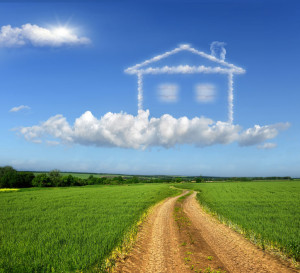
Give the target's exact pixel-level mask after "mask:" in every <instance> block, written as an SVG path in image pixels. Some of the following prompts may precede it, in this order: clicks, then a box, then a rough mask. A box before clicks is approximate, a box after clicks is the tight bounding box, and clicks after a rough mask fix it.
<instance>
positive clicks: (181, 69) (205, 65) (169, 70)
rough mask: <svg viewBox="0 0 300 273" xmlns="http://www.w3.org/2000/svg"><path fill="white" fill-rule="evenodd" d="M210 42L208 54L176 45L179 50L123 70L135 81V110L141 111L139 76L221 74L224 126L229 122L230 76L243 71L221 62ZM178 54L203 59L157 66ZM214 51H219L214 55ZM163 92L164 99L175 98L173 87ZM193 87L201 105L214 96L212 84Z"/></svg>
mask: <svg viewBox="0 0 300 273" xmlns="http://www.w3.org/2000/svg"><path fill="white" fill-rule="evenodd" d="M214 43H217V44H216V45H217V46H218V45H220V44H221V46H222V43H219V42H214ZM214 43H212V46H211V51H212V52H211V54H207V53H204V52H202V51H199V50H196V49H195V48H193V47H191V46H190V45H188V44H183V45H180V46H179V47H177V48H175V49H173V50H171V51H167V52H165V53H163V54H161V55H157V56H155V57H153V58H151V59H149V60H146V61H144V62H142V63H139V64H136V65H134V66H132V67H129V68H127V69H126V70H125V72H126V73H128V74H134V75H137V81H138V110H143V77H144V75H161V74H223V75H227V81H228V84H227V86H228V88H227V93H228V94H227V95H228V106H227V109H228V123H233V75H236V74H243V73H245V70H244V69H243V68H241V67H238V66H235V65H233V64H230V63H228V62H226V61H225V53H226V51H225V49H224V48H222V47H221V49H219V50H218V49H217V50H216V48H215V46H213V45H214ZM179 52H190V53H192V54H194V55H195V57H196V56H200V58H201V59H202V60H203V62H201V63H200V64H198V65H194V64H193V65H190V64H177V65H173V64H170V65H161V63H160V62H159V61H161V60H164V59H166V61H167V59H168V57H170V56H172V55H175V54H177V53H179ZM216 52H219V53H218V54H219V56H217V55H218V54H216ZM163 88H165V90H166V93H165V94H164V96H168V99H170V100H175V99H176V92H177V90H176V86H174V85H169V86H163ZM196 88H197V100H199V101H202V102H205V101H210V100H212V98H213V96H214V86H213V85H212V84H207V83H204V84H198V85H197V86H196Z"/></svg>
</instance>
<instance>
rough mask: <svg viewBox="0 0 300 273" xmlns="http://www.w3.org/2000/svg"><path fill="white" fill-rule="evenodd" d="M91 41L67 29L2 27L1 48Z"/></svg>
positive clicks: (0, 33)
mask: <svg viewBox="0 0 300 273" xmlns="http://www.w3.org/2000/svg"><path fill="white" fill-rule="evenodd" d="M89 43H90V39H88V38H86V37H78V36H77V35H76V34H75V33H73V32H72V30H71V29H68V28H65V27H57V28H44V27H40V26H38V25H32V24H25V25H22V26H21V27H12V26H11V25H6V26H2V27H1V30H0V47H21V46H25V45H32V46H37V47H43V46H51V47H59V46H64V45H85V44H89Z"/></svg>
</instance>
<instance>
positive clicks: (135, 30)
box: [0, 0, 300, 177]
mask: <svg viewBox="0 0 300 273" xmlns="http://www.w3.org/2000/svg"><path fill="white" fill-rule="evenodd" d="M25 24H30V26H29V30H28V31H31V32H30V33H33V28H32V26H33V25H36V26H38V27H39V28H42V29H46V30H53V29H54V30H55V29H57V28H58V27H64V28H65V29H67V30H69V31H70V32H71V33H72V35H73V36H72V37H71V38H70V39H69V40H68V37H67V36H68V35H69V34H70V33H64V32H62V33H59V34H58V35H62V36H64V35H66V37H60V38H62V39H65V40H64V42H58V43H57V40H51V41H50V42H49V41H46V42H45V43H42V42H41V40H38V41H36V40H35V43H34V42H32V38H30V37H32V36H26V37H27V38H26V39H27V40H26V39H25V38H24V39H25V40H24V39H23V38H20V37H21V36H18V39H21V40H20V41H21V42H24V41H25V42H24V44H16V41H15V40H14V41H13V37H10V38H7V37H4V36H3V30H2V40H1V34H0V60H1V61H0V75H1V81H0V90H1V99H0V130H1V134H0V165H12V166H14V167H15V168H17V169H19V170H51V169H54V168H58V169H60V170H62V171H87V172H90V171H91V172H113V173H132V174H177V175H200V174H201V175H215V176H271V175H282V176H285V175H290V176H294V177H300V168H299V166H300V156H299V154H300V142H299V141H300V137H299V135H300V122H299V114H300V110H299V101H300V92H299V91H300V90H299V89H300V84H299V83H300V79H299V71H300V70H299V61H300V53H299V44H300V37H299V35H298V33H299V27H300V4H299V1H226V0H224V1H143V2H142V1H140V2H138V1H114V2H113V1H97V2H96V1H65V2H63V3H58V2H56V1H54V2H52V3H50V2H30V3H24V2H18V1H14V2H12V3H9V2H3V1H2V2H1V3H0V27H2V26H7V25H11V28H12V29H13V30H14V29H15V28H18V29H19V31H23V32H22V33H25V30H24V29H22V26H23V25H25ZM13 30H11V33H12V31H13ZM26 33H28V32H26ZM26 33H25V34H26ZM25 34H24V35H25ZM11 35H12V34H11ZM22 35H23V34H22ZM26 35H29V34H26ZM74 35H75V36H74ZM24 37H25V36H24ZM28 37H29V38H28ZM74 37H75V38H74ZM56 38H57V37H54V38H53V39H56ZM73 38H74V39H75V40H74V39H73ZM81 38H84V39H86V40H80V39H81ZM8 39H10V40H8ZM22 39H23V40H22ZM30 39H31V40H30ZM72 39H73V40H72ZM76 39H77V40H76ZM8 41H9V42H10V43H8ZM213 41H220V42H225V43H226V45H225V48H226V59H225V61H226V62H229V63H232V64H234V65H236V66H239V67H242V68H243V69H245V70H246V73H245V74H242V75H236V76H234V84H233V87H234V108H233V109H234V126H236V127H234V128H233V129H232V128H231V129H228V128H227V127H226V126H225V125H224V126H225V127H224V126H223V125H222V126H221V127H220V126H219V125H218V126H219V127H218V126H217V129H218V130H223V129H224V128H227V129H228V130H229V133H228V134H226V137H228V138H229V140H228V141H225V140H224V139H222V134H221V135H218V136H215V131H214V132H213V133H209V134H208V136H207V138H205V137H204V136H203V134H204V133H203V130H208V131H209V130H210V129H209V128H210V127H209V126H213V125H214V124H216V122H217V121H218V120H220V121H226V119H227V113H226V111H227V110H226V109H227V105H226V100H227V97H226V96H227V95H224V94H227V93H226V92H227V77H226V76H225V75H201V76H203V77H202V78H201V79H202V83H203V82H204V83H207V82H209V83H213V85H214V86H215V87H216V99H215V101H214V102H212V103H209V104H207V103H203V102H202V103H201V102H199V101H197V100H196V99H195V91H194V89H195V85H196V84H197V82H198V81H199V80H198V78H197V75H196V76H195V75H181V74H179V75H177V74H176V75H157V76H156V75H146V76H145V77H144V81H143V84H144V85H143V87H144V101H143V103H144V107H145V108H144V109H145V110H146V109H149V111H150V112H149V117H148V118H149V119H150V118H157V119H159V120H158V121H157V122H156V123H154V125H153V126H154V127H151V128H152V129H153V128H154V129H155V130H156V131H155V132H158V131H157V130H158V129H157V128H158V126H159V128H160V130H161V131H159V133H156V135H155V138H154V137H149V139H147V140H146V141H145V140H144V139H142V140H141V139H139V138H137V139H136V138H134V136H133V133H132V131H131V129H132V128H131V127H130V126H131V125H128V126H127V125H126V126H125V127H124V122H125V121H124V119H125V120H128V119H130V120H131V121H130V122H133V123H134V124H136V122H137V118H138V116H137V77H136V76H135V75H128V74H126V73H125V72H124V70H125V69H126V68H128V67H131V66H133V65H135V64H137V63H141V62H143V61H144V60H147V59H150V58H152V57H154V56H156V55H158V54H162V53H164V52H166V51H170V50H172V49H174V48H176V47H178V46H179V45H180V44H190V46H191V47H193V48H195V49H197V50H199V51H203V52H205V53H207V54H211V51H210V44H211V43H212V42H213ZM54 42H56V44H53V43H54ZM198 59H199V61H201V58H199V56H193V55H191V56H188V54H187V56H185V55H184V53H182V54H178V55H174V56H171V57H170V58H169V59H164V60H162V61H161V64H162V65H170V63H179V64H180V63H182V64H190V65H191V64H192V63H193V62H195V63H196V62H197V61H198ZM205 77H206V78H205ZM161 82H162V83H167V84H172V85H176V86H177V87H178V88H179V89H178V95H177V96H176V101H173V102H167V101H161V100H160V99H159V94H160V93H159V92H160V91H159V85H160V83H161ZM21 105H24V106H28V107H29V108H30V109H26V108H24V109H21V110H19V111H10V110H11V109H12V108H13V107H19V106H21ZM87 111H90V112H91V113H92V116H91V115H85V116H82V115H83V114H84V113H86V112H87ZM108 112H111V113H114V115H115V116H113V117H107V116H106V117H107V120H106V123H104V121H103V120H102V121H101V122H100V123H99V120H100V119H101V118H102V117H104V116H105V115H106V114H107V113H108ZM118 113H122V114H119V115H118V116H117V115H116V114H118ZM127 114H128V115H131V116H130V117H129V116H128V115H127ZM164 114H169V115H171V116H172V118H173V119H167V120H165V121H164V123H162V122H163V121H162V118H161V117H162V115H164ZM57 115H61V116H59V117H57V119H56V121H55V122H56V123H55V122H54V121H53V120H51V121H49V119H50V118H51V117H54V116H57ZM184 116H186V117H187V119H188V121H186V122H187V126H192V125H191V124H192V123H191V120H192V119H193V118H194V117H201V116H205V118H209V119H212V121H213V124H212V125H209V126H208V125H207V124H206V123H205V120H204V119H199V120H198V121H197V122H198V123H197V124H200V125H201V126H203V129H201V128H202V127H201V126H200V127H199V126H198V125H197V126H198V127H197V128H198V129H193V128H192V129H191V130H189V131H188V133H186V134H185V135H184V136H181V135H180V136H177V138H176V139H175V137H176V136H174V134H173V133H171V135H167V140H165V139H162V137H161V135H160V134H162V135H163V134H167V132H168V130H169V129H170V128H171V127H172V125H171V123H172V122H175V123H176V124H177V122H178V124H177V125H176V126H177V127H176V128H177V129H181V127H182V126H181V125H180V124H179V121H178V120H179V118H180V117H184ZM76 119H80V120H79V121H78V124H79V123H80V124H79V125H78V128H77V127H76V128H77V131H76V132H75V129H74V128H75V127H73V125H74V122H75V120H76ZM112 119H114V120H115V121H114V122H112ZM47 120H48V123H47V125H45V123H44V122H45V121H47ZM147 120H148V119H147ZM58 122H59V124H63V127H57V126H56V125H55V124H57V123H58ZM130 122H129V123H130ZM287 122H288V123H289V125H290V126H288V125H287ZM49 124H50V125H49ZM95 124H97V126H100V125H99V124H101V126H104V127H105V129H106V130H108V131H109V130H112V129H111V127H112V126H115V127H114V130H119V131H118V132H117V133H116V135H114V136H111V138H113V140H111V139H110V140H109V141H110V142H109V141H108V140H107V139H106V140H105V141H104V140H103V135H101V134H104V133H103V132H102V131H101V132H102V133H99V131H96V132H94V133H91V126H94V127H95V126H96V125H95ZM103 124H104V125H103ZM130 124H131V123H130ZM155 124H156V125H155ZM157 124H159V125H157ZM203 124H204V125H203ZM205 124H206V125H205ZM278 124H281V125H278ZM255 125H259V126H260V129H259V130H258V131H257V134H260V135H261V137H260V138H257V135H253V133H251V132H253V131H247V129H251V128H252V130H253V128H254V126H255ZM34 126H35V127H34ZM51 126H52V127H51ZM55 126H56V127H55ZM122 126H123V127H124V128H123V127H122ZM136 126H138V125H136ZM147 126H148V125H147ZM151 126H152V125H151ZM155 126H156V127H155ZM264 126H267V127H264ZM24 127H26V128H28V129H27V130H26V132H25V131H21V130H20V128H24ZM282 127H284V128H283V129H282ZM45 128H46V129H45ZM70 128H71V129H70ZM116 128H117V129H116ZM122 128H123V129H122ZM135 128H136V127H135ZM147 128H148V127H147ZM199 128H200V129H199ZM148 129H149V128H148ZM70 130H73V131H72V132H71V133H70V132H69V131H70ZM120 130H121V131H120ZM122 130H123V131H122ZM193 130H198V131H197V132H196V133H195V134H194V133H193V132H194V131H193ZM201 130H202V131H201ZM235 130H239V131H238V135H237V134H236V131H235ZM274 130H275V131H276V132H275V135H272V132H273V133H274ZM114 132H115V131H114ZM205 132H206V131H205ZM249 132H250V133H249ZM33 133H34V134H38V138H30V134H31V135H32V134H33ZM110 133H111V131H110ZM243 134H244V135H243ZM270 134H271V135H272V136H270ZM241 135H243V136H244V137H247V141H246V145H245V141H244V142H242V141H241V140H240V137H241ZM201 137H202V138H201ZM142 138H143V137H142ZM214 138H215V139H216V140H212V139H214ZM153 139H154V140H153ZM37 140H38V141H37ZM139 141H140V142H139ZM164 141H165V142H164ZM36 142H41V143H36ZM58 143H59V144H58ZM139 143H142V144H143V145H139ZM243 143H244V144H243ZM265 143H270V144H267V145H265ZM56 144H58V145H56ZM199 146H200V147H199ZM124 147H125V148H124Z"/></svg>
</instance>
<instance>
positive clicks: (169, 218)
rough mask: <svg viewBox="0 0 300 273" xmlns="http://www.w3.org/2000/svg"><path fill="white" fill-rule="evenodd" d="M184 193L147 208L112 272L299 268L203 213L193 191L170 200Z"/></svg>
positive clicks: (243, 272) (270, 272) (266, 272)
mask: <svg viewBox="0 0 300 273" xmlns="http://www.w3.org/2000/svg"><path fill="white" fill-rule="evenodd" d="M186 193H187V192H185V193H183V194H181V195H179V196H176V197H171V198H168V199H166V200H165V201H163V202H161V203H160V204H158V205H157V206H156V207H155V208H154V209H153V211H152V212H151V213H150V215H149V216H148V218H147V220H146V221H145V222H144V223H143V225H142V228H141V231H140V232H139V233H138V236H137V240H136V243H135V245H134V247H133V249H132V251H131V253H130V254H129V255H128V256H127V257H126V258H125V260H123V261H119V262H117V265H116V267H115V269H114V272H118V273H121V272H122V273H163V272H170V273H171V272H172V273H186V272H216V271H205V270H206V269H208V268H209V269H211V270H212V269H215V270H219V271H218V272H222V273H223V272H226V273H229V272H233V273H292V272H299V271H297V270H296V269H295V268H293V267H292V265H291V264H289V263H288V262H284V261H282V260H280V259H277V258H275V257H274V256H272V255H270V254H268V253H266V252H264V251H262V250H261V249H259V248H258V247H256V246H255V245H253V244H252V243H251V242H249V241H248V240H246V239H245V238H244V237H243V236H242V235H240V234H238V233H236V232H235V231H233V230H231V229H230V228H228V227H227V226H225V225H223V224H221V223H220V222H218V221H217V220H216V219H215V218H214V217H212V216H210V215H209V214H207V213H206V212H204V210H203V209H202V208H201V206H200V205H199V203H198V202H197V201H196V198H195V197H196V193H193V194H192V195H190V196H188V197H187V198H186V199H185V200H184V202H183V203H182V202H176V201H177V199H178V198H179V197H180V196H182V195H184V194H186ZM175 208H176V209H177V212H178V213H179V214H177V216H176V214H174V211H175V210H176V209H175ZM175 218H176V221H177V222H176V221H175ZM180 221H181V224H180V223H179V222H180Z"/></svg>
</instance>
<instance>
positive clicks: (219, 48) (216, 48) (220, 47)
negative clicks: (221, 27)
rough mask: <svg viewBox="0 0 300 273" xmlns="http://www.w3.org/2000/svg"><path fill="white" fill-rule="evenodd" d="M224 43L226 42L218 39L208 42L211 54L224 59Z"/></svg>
mask: <svg viewBox="0 0 300 273" xmlns="http://www.w3.org/2000/svg"><path fill="white" fill-rule="evenodd" d="M225 45H226V44H225V43H224V42H218V41H214V42H212V43H211V44H210V51H211V55H212V56H214V57H216V58H218V59H220V60H223V61H224V60H225V56H226V49H225Z"/></svg>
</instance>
